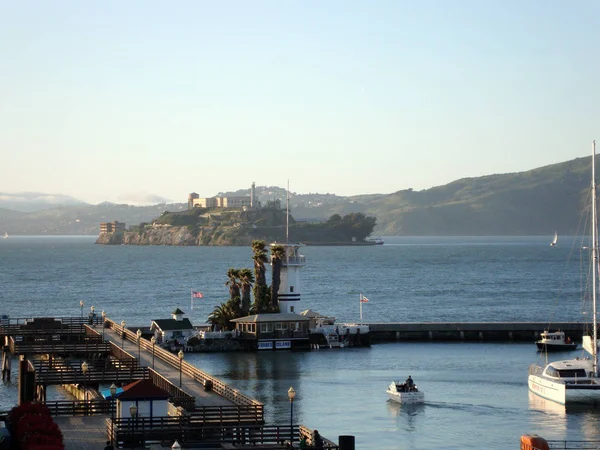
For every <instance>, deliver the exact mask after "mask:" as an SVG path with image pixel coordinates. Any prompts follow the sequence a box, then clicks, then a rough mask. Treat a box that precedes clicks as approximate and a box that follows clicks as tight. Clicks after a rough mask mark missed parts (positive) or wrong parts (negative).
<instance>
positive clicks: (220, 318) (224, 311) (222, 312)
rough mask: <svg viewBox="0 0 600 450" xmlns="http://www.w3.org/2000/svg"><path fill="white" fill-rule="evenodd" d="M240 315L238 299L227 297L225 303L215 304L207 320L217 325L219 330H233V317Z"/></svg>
mask: <svg viewBox="0 0 600 450" xmlns="http://www.w3.org/2000/svg"><path fill="white" fill-rule="evenodd" d="M238 317H241V308H240V299H239V297H238V298H237V299H229V300H228V301H227V302H226V303H221V304H220V305H219V306H216V307H215V309H214V310H213V312H212V313H211V314H210V315H209V316H208V321H209V322H210V323H212V324H213V325H216V326H218V327H219V328H220V329H221V330H233V329H234V328H235V325H234V324H233V323H232V322H231V321H232V320H233V319H237V318H238Z"/></svg>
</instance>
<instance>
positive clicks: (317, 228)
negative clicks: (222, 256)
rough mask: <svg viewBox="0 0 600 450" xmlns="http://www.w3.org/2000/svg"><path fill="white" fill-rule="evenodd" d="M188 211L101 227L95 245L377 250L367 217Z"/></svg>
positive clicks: (268, 210) (275, 205)
mask: <svg viewBox="0 0 600 450" xmlns="http://www.w3.org/2000/svg"><path fill="white" fill-rule="evenodd" d="M190 206H191V207H190V208H188V210H186V211H181V212H169V211H164V212H163V213H162V214H161V215H160V216H159V217H158V218H156V219H154V220H152V221H151V222H150V223H140V224H139V225H135V226H130V227H129V228H127V227H126V225H125V224H124V223H122V222H118V221H114V222H108V223H102V224H100V234H99V236H98V239H97V240H96V243H97V244H104V245H180V246H198V245H214V246H227V245H230V246H245V245H250V244H251V243H252V242H253V241H255V240H262V241H266V242H286V241H288V240H290V239H291V240H292V241H294V242H300V243H303V244H305V245H375V241H373V240H370V239H368V237H369V236H370V235H371V233H372V232H373V229H374V227H375V225H376V223H377V219H376V218H375V217H372V216H367V215H365V214H363V213H360V212H358V213H350V214H347V215H345V216H343V217H342V216H340V215H339V214H333V215H332V216H331V217H329V219H327V220H326V221H322V222H319V223H314V222H313V223H308V222H303V221H296V220H294V218H293V216H292V215H291V214H290V213H289V211H288V210H286V209H283V208H281V205H280V202H279V201H273V202H267V204H266V205H265V206H262V205H261V206H260V207H257V206H254V207H252V206H247V205H242V206H237V205H236V206H234V207H228V206H223V205H222V204H221V205H217V206H204V205H199V204H196V205H193V204H192V205H190Z"/></svg>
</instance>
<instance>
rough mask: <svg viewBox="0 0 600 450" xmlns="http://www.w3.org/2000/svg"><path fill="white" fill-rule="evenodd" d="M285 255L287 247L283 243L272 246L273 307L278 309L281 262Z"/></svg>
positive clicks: (274, 309)
mask: <svg viewBox="0 0 600 450" xmlns="http://www.w3.org/2000/svg"><path fill="white" fill-rule="evenodd" d="M284 257H285V248H284V247H283V245H273V246H271V265H272V266H273V274H272V277H273V278H272V281H271V309H272V310H273V311H276V310H277V309H279V303H278V295H277V294H278V291H279V286H280V285H281V264H282V261H283V258H284Z"/></svg>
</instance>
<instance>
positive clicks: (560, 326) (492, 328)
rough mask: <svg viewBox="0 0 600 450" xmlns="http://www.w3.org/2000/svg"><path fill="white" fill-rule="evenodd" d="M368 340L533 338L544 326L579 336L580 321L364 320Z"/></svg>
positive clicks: (584, 324) (580, 330)
mask: <svg viewBox="0 0 600 450" xmlns="http://www.w3.org/2000/svg"><path fill="white" fill-rule="evenodd" d="M367 325H369V330H370V332H369V334H370V337H371V342H411V341H425V342H431V341H433V342H436V341H437V342H461V341H465V342H534V341H536V340H538V339H539V338H540V333H541V332H543V331H544V330H553V331H554V330H561V331H564V332H565V333H566V334H567V335H568V336H569V337H570V338H571V339H573V340H578V341H579V340H581V337H582V336H583V334H584V331H585V330H586V329H589V330H591V327H592V325H591V323H590V324H586V323H583V322H557V323H551V324H549V323H548V322H424V323H368V324H367Z"/></svg>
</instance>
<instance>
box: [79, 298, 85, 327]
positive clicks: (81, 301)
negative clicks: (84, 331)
mask: <svg viewBox="0 0 600 450" xmlns="http://www.w3.org/2000/svg"><path fill="white" fill-rule="evenodd" d="M83 305H85V303H83V300H79V307H80V308H81V322H83Z"/></svg>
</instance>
